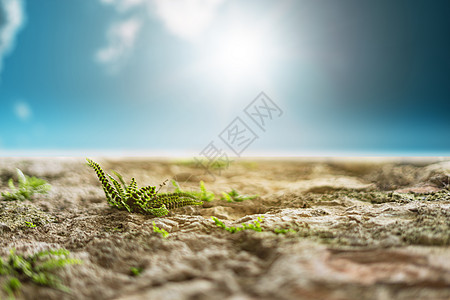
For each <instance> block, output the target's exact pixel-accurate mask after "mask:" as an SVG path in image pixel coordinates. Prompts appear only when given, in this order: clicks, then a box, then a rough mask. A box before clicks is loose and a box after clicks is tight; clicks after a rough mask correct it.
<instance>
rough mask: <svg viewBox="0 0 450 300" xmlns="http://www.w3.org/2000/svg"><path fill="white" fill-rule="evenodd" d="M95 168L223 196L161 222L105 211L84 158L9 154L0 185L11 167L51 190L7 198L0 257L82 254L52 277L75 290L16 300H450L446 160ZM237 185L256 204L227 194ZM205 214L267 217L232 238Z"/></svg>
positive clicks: (111, 163) (0, 211)
mask: <svg viewBox="0 0 450 300" xmlns="http://www.w3.org/2000/svg"><path fill="white" fill-rule="evenodd" d="M99 163H101V164H102V166H104V167H105V169H106V170H109V169H114V170H116V171H119V172H120V173H122V174H123V175H124V177H125V178H126V179H130V178H131V177H132V176H133V177H136V179H137V182H138V184H140V185H144V184H145V185H149V184H151V185H158V184H159V183H161V182H163V181H164V180H166V179H171V178H177V180H178V181H179V183H180V185H181V187H182V188H183V189H185V190H190V189H198V184H199V180H204V181H205V182H206V187H207V188H208V189H209V190H211V191H213V192H215V193H216V195H217V199H216V200H215V201H212V202H207V203H205V204H204V205H203V207H185V208H180V209H177V210H174V211H172V212H171V214H170V215H168V216H166V217H163V218H154V217H152V216H145V215H140V214H130V213H127V212H125V211H118V210H116V209H113V208H110V207H108V205H107V203H106V201H105V197H104V194H103V190H102V189H101V186H100V184H99V182H98V181H97V179H96V177H95V174H94V173H93V172H92V171H91V170H90V169H89V167H87V166H86V165H85V163H84V161H83V160H82V159H27V160H23V159H6V158H2V159H0V190H6V189H7V180H8V179H9V178H11V177H14V176H15V171H14V169H15V168H16V167H18V168H20V169H22V170H23V171H24V173H25V174H27V175H33V176H38V177H41V178H44V179H46V180H48V181H49V182H50V183H51V184H52V186H53V188H52V190H51V192H50V193H49V194H48V195H37V196H35V197H34V198H33V200H32V201H24V202H9V201H3V200H0V256H2V257H3V258H5V257H6V256H7V255H8V252H9V249H11V248H16V250H17V252H18V253H23V254H30V253H34V252H36V251H39V250H43V249H48V248H59V247H64V248H67V249H69V250H70V251H71V252H72V254H73V256H74V257H76V258H78V259H81V260H83V264H82V265H76V266H71V267H68V268H65V269H62V270H60V271H58V272H57V273H58V275H59V276H60V277H61V278H62V280H63V282H64V284H66V285H67V286H69V287H70V288H71V290H72V293H71V294H66V293H63V292H61V291H58V290H55V289H52V288H48V287H42V286H37V285H35V284H32V283H29V282H26V283H24V284H23V287H22V290H21V293H20V294H17V297H18V298H26V299H186V300H191V299H230V300H246V299H331V300H334V299H336V300H337V299H374V300H375V299H377V300H382V299H450V191H449V183H450V180H449V179H450V162H449V161H448V160H445V159H441V160H438V159H427V160H423V159H422V160H412V159H410V160H404V159H402V160H400V159H389V160H387V161H384V162H383V161H376V160H360V161H355V160H348V159H345V160H344V159H341V160H315V161H307V160H292V161H287V160H272V161H271V160H254V161H239V160H238V161H235V162H233V163H232V164H231V165H230V166H229V167H228V168H225V169H214V170H212V172H213V173H214V175H215V178H213V177H212V176H210V175H209V174H205V173H204V170H203V169H202V168H198V166H196V165H195V163H193V162H192V161H187V160H184V161H181V160H180V161H168V160H167V161H164V160H153V161H152V160H145V159H109V160H106V159H103V160H101V159H100V160H99ZM165 188H166V189H169V190H170V189H171V187H168V186H166V187H165ZM231 188H234V189H236V190H238V191H239V192H241V193H242V194H249V195H259V197H258V198H256V199H254V200H246V201H244V202H239V203H229V202H226V201H223V200H219V198H220V194H221V192H223V191H229V190H230V189H231ZM211 216H215V217H217V218H219V219H220V220H222V221H223V222H224V223H225V224H226V225H227V226H239V225H240V224H242V223H252V222H253V221H255V220H256V219H257V217H258V216H264V219H263V223H262V228H263V231H262V232H255V231H252V230H244V231H240V232H237V233H234V234H231V233H229V232H227V231H225V230H223V229H221V228H218V227H217V226H216V225H215V224H214V222H213V221H212V220H211V218H210V217H211ZM25 222H32V223H33V224H35V225H36V227H35V228H30V227H28V226H26V223H25ZM153 222H155V224H156V225H157V226H158V227H160V228H162V229H165V230H166V231H168V232H169V233H170V236H169V237H168V238H167V239H163V238H162V237H161V235H160V234H157V233H154V232H153ZM275 229H293V230H295V232H288V233H285V234H275V233H274V231H275ZM132 267H136V268H142V269H143V272H142V273H141V274H140V275H139V276H133V275H132V272H131V270H130V268H132ZM2 284H3V281H2V277H1V276H0V285H2ZM6 296H7V295H6V294H5V293H4V292H3V290H1V289H0V298H5V297H6Z"/></svg>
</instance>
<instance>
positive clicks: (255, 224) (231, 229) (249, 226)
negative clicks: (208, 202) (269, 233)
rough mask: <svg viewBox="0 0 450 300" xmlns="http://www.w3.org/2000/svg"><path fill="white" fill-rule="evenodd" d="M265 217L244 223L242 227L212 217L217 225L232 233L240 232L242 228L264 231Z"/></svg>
mask: <svg viewBox="0 0 450 300" xmlns="http://www.w3.org/2000/svg"><path fill="white" fill-rule="evenodd" d="M263 218H264V217H263V216H261V217H258V220H255V221H253V224H252V223H250V224H246V223H242V227H227V226H226V225H225V223H223V222H222V221H220V220H219V219H217V218H216V217H211V219H213V220H214V223H216V225H217V226H218V227H220V228H223V229H225V230H226V231H228V232H230V233H235V232H239V231H242V230H254V231H257V232H261V231H262V228H261V223H262V222H263V220H262V219H263Z"/></svg>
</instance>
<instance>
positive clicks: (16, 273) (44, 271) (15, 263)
mask: <svg viewBox="0 0 450 300" xmlns="http://www.w3.org/2000/svg"><path fill="white" fill-rule="evenodd" d="M69 254H70V252H69V251H68V250H66V249H58V250H45V251H41V252H38V253H35V254H34V255H31V256H27V257H24V256H22V255H19V254H16V252H15V249H11V250H10V254H9V257H8V259H6V260H3V259H2V258H0V278H5V284H4V285H3V290H4V291H5V292H6V293H8V295H9V297H10V298H12V299H14V294H15V293H16V292H18V291H19V290H20V287H21V286H22V282H25V281H31V282H33V283H35V284H38V285H45V286H50V287H53V288H56V289H58V290H61V291H63V292H70V290H69V288H68V287H66V286H64V285H63V284H62V283H61V281H60V279H59V278H58V277H57V276H56V275H54V274H52V271H53V270H56V269H60V268H63V267H65V266H67V265H74V264H80V263H81V261H80V260H77V259H73V258H69Z"/></svg>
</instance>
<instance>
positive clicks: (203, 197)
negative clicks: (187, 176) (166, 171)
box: [172, 179, 216, 202]
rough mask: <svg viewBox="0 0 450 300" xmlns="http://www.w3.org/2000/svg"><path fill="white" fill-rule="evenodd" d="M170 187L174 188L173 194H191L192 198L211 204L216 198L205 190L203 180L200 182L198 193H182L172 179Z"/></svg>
mask: <svg viewBox="0 0 450 300" xmlns="http://www.w3.org/2000/svg"><path fill="white" fill-rule="evenodd" d="M172 185H173V186H174V187H175V192H183V193H188V194H191V195H192V196H194V197H196V198H197V199H199V200H200V201H203V202H205V201H206V202H211V201H213V200H214V199H215V198H216V195H215V194H214V193H213V192H210V191H208V190H207V189H206V187H205V183H204V182H203V180H201V181H200V191H199V192H197V191H183V190H182V189H181V187H180V185H179V184H178V183H177V182H176V181H175V180H173V179H172Z"/></svg>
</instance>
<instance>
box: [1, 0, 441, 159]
mask: <svg viewBox="0 0 450 300" xmlns="http://www.w3.org/2000/svg"><path fill="white" fill-rule="evenodd" d="M261 91H264V92H265V94H266V95H267V96H268V97H269V98H270V99H271V100H272V101H273V103H275V104H276V105H278V107H279V108H280V109H281V110H282V114H281V116H278V115H277V116H273V119H271V120H269V119H267V124H266V125H267V127H266V128H265V130H261V128H259V127H258V126H256V124H255V122H253V121H252V120H251V119H250V118H249V117H248V115H246V114H245V112H244V109H245V107H246V106H247V105H249V104H250V103H251V102H252V101H253V100H254V99H255V97H257V96H258V95H259V93H260V92H261ZM449 111H450V3H449V2H448V1H432V2H428V3H427V2H425V1H385V0H382V1H372V2H369V1H356V0H354V1H284V0H282V1H280V0H278V1H275V0H272V1H268V0H248V1H238V0H208V1H207V0H79V1H57V0H40V1H31V0H29V1H24V0H22V1H19V0H0V155H1V154H2V153H3V155H14V153H19V152H20V153H22V154H30V155H32V154H33V153H37V152H39V153H44V154H45V153H52V154H55V155H56V154H61V155H63V154H65V153H79V155H84V153H88V152H89V151H93V150H96V151H100V153H103V152H101V151H111V152H114V151H116V152H123V153H127V152H128V153H129V152H132V151H137V152H139V153H143V154H148V155H151V154H152V153H173V152H184V153H194V154H195V153H199V152H201V151H202V149H204V148H205V147H206V146H207V145H208V144H209V143H210V142H211V141H213V142H214V143H216V145H217V147H219V148H223V149H224V150H225V151H228V152H229V153H231V152H230V151H231V150H230V148H229V145H228V146H227V144H226V143H225V142H224V141H223V140H221V139H220V137H219V134H220V133H221V132H222V131H223V130H224V129H225V128H228V127H227V126H229V124H230V123H231V122H232V121H233V120H234V119H235V118H236V117H240V118H241V119H242V120H243V122H244V123H245V124H247V125H248V127H250V128H251V129H252V130H253V131H254V134H255V135H257V136H258V138H257V139H256V140H255V141H254V142H253V143H252V144H250V145H248V147H247V148H246V150H245V151H244V152H243V155H245V154H252V153H268V154H271V153H273V154H276V153H289V154H297V155H304V154H308V155H314V154H317V155H333V154H335V153H336V154H339V153H347V154H349V155H371V156H376V155H449V153H450V118H449V117H448V116H449ZM104 153H106V152H104Z"/></svg>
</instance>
